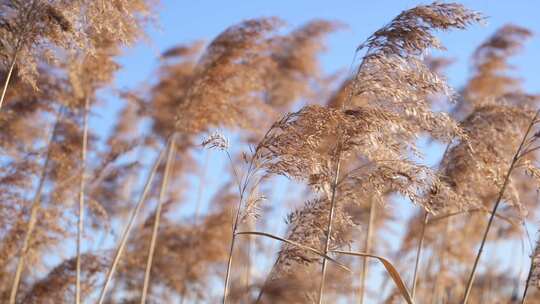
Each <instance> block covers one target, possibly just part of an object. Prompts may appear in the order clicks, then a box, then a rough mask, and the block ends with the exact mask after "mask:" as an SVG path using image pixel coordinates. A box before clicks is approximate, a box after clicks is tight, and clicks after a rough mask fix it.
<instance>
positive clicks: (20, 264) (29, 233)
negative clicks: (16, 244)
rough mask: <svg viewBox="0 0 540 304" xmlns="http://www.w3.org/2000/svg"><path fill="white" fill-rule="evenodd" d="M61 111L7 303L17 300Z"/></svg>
mask: <svg viewBox="0 0 540 304" xmlns="http://www.w3.org/2000/svg"><path fill="white" fill-rule="evenodd" d="M63 111H64V108H62V109H60V110H59V111H58V113H57V116H56V121H55V123H54V126H53V128H52V130H51V134H50V135H49V139H48V141H47V155H46V157H45V162H44V164H43V168H42V169H41V175H40V177H39V182H38V186H37V189H36V192H35V194H34V199H33V200H32V207H31V209H30V218H29V219H28V224H27V226H26V234H25V236H24V241H23V245H22V248H21V250H20V253H19V260H18V262H17V269H16V270H15V277H14V278H13V285H12V286H11V292H10V296H9V304H15V302H16V300H17V292H18V290H19V283H20V281H21V276H22V272H23V269H24V262H25V258H26V254H27V253H28V249H29V247H30V240H31V238H32V235H33V233H34V229H35V227H36V222H37V215H38V212H39V209H40V207H41V194H42V192H43V187H44V185H45V180H46V178H47V168H48V167H49V162H50V160H51V154H52V149H51V145H52V143H53V142H54V139H55V137H56V132H57V130H58V126H59V124H60V120H61V117H62V115H63Z"/></svg>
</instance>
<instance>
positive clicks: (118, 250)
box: [98, 149, 165, 304]
mask: <svg viewBox="0 0 540 304" xmlns="http://www.w3.org/2000/svg"><path fill="white" fill-rule="evenodd" d="M164 150H165V149H163V150H161V152H159V156H158V157H157V159H156V160H155V162H154V165H153V166H152V169H151V171H150V173H149V174H148V178H147V180H146V184H145V186H144V190H143V192H142V194H141V197H140V198H139V201H138V202H137V205H135V209H134V210H133V212H132V213H131V216H130V218H129V221H128V223H127V225H126V228H125V229H124V232H123V234H122V238H121V240H120V244H119V245H118V247H117V248H116V252H115V254H114V258H113V261H112V263H111V265H110V266H109V269H108V270H107V276H106V279H105V283H104V284H103V287H102V289H101V291H100V294H99V300H98V303H99V304H103V302H104V301H105V295H106V293H107V288H108V287H109V285H110V283H111V281H112V277H113V276H114V273H115V272H116V267H117V266H118V262H120V257H121V256H122V252H123V251H124V248H125V246H126V243H127V240H128V238H129V234H130V232H131V229H132V228H133V224H134V223H135V218H136V217H137V215H138V214H139V212H140V210H141V207H142V204H143V202H144V201H145V200H146V196H147V195H148V192H149V191H150V186H151V184H152V181H153V180H154V176H155V175H156V171H157V169H158V167H159V164H160V163H161V160H162V159H163V155H164V154H165V153H163V152H164Z"/></svg>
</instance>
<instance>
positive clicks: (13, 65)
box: [0, 52, 18, 109]
mask: <svg viewBox="0 0 540 304" xmlns="http://www.w3.org/2000/svg"><path fill="white" fill-rule="evenodd" d="M17 53H18V52H15V54H14V55H13V58H12V59H11V64H10V65H9V70H8V73H7V75H6V80H5V81H4V88H3V89H2V96H1V97H0V109H1V108H2V104H4V98H5V97H6V92H7V89H8V86H9V82H10V80H11V75H12V74H13V69H14V68H15V63H16V62H17Z"/></svg>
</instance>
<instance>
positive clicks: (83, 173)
mask: <svg viewBox="0 0 540 304" xmlns="http://www.w3.org/2000/svg"><path fill="white" fill-rule="evenodd" d="M89 110H90V98H89V97H88V96H87V97H86V98H85V101H84V114H83V136H82V137H83V138H82V139H83V140H82V151H81V181H80V185H79V216H78V220H77V262H76V263H77V265H76V274H75V303H76V304H80V303H81V246H82V241H83V229H84V193H85V182H86V154H87V152H86V150H87V149H88V112H89Z"/></svg>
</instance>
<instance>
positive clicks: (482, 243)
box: [462, 112, 538, 304]
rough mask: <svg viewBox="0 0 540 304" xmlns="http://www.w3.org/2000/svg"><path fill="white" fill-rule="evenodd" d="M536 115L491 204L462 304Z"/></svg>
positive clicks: (536, 115)
mask: <svg viewBox="0 0 540 304" xmlns="http://www.w3.org/2000/svg"><path fill="white" fill-rule="evenodd" d="M537 117H538V112H536V114H535V116H534V118H533V119H532V120H531V123H530V124H529V126H528V127H527V131H526V132H525V135H524V136H523V139H522V140H521V143H520V145H519V147H518V149H517V151H516V153H515V154H514V157H513V158H512V162H511V163H510V168H508V171H507V172H506V176H505V178H504V182H503V185H502V187H501V190H500V191H499V194H498V196H497V200H496V201H495V205H494V206H493V210H492V211H491V215H490V216H489V221H488V224H487V226H486V230H485V231H484V235H483V237H482V242H481V243H480V248H479V249H478V253H477V254H476V258H475V261H474V264H473V268H472V270H471V274H470V275H469V279H468V282H467V288H466V289H465V294H464V296H463V301H462V303H463V304H466V303H467V301H468V300H469V295H470V293H471V289H472V285H473V283H474V278H475V276H476V269H477V267H478V262H479V261H480V257H481V256H482V252H483V251H484V246H485V244H486V240H487V236H488V234H489V231H490V229H491V225H492V223H493V219H494V218H495V214H496V213H497V209H498V208H499V205H500V203H501V201H502V198H503V195H504V191H505V190H506V187H507V186H508V183H509V182H510V175H511V174H512V171H513V170H514V167H515V165H516V163H517V162H518V160H519V155H520V153H521V150H522V148H523V145H524V144H525V141H526V140H527V138H528V136H529V133H530V132H531V130H532V128H533V126H534V124H535V122H536V118H537Z"/></svg>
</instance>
